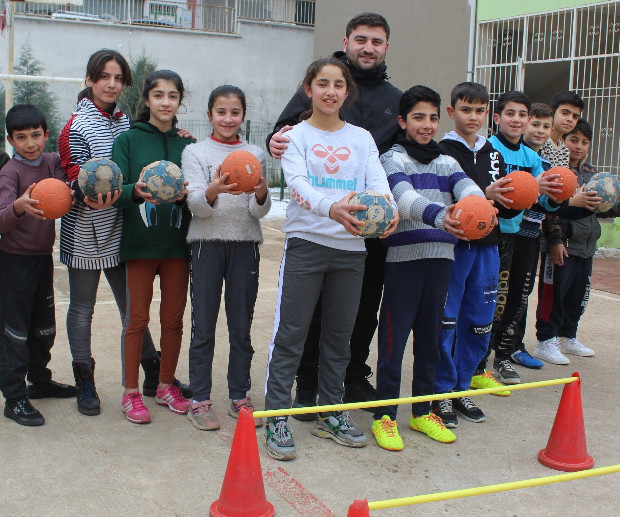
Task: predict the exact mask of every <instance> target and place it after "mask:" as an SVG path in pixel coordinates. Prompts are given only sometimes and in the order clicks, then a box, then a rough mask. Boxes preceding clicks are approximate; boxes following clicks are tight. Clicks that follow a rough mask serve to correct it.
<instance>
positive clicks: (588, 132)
mask: <svg viewBox="0 0 620 517" xmlns="http://www.w3.org/2000/svg"><path fill="white" fill-rule="evenodd" d="M579 131H581V132H582V133H583V134H584V136H585V137H586V138H587V139H588V140H590V142H591V141H592V134H593V131H592V126H591V125H590V123H589V122H588V121H587V120H586V119H584V118H580V119H579V120H578V121H577V124H575V129H573V130H572V131H569V132H568V133H564V135H563V136H562V138H564V139H565V138H566V137H567V136H568V135H572V134H574V133H577V132H579Z"/></svg>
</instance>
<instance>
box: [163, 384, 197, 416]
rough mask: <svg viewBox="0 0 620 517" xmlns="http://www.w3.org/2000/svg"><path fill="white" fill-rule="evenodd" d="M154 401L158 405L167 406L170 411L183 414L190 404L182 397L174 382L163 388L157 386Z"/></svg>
mask: <svg viewBox="0 0 620 517" xmlns="http://www.w3.org/2000/svg"><path fill="white" fill-rule="evenodd" d="M155 402H157V403H158V404H159V405H160V406H168V407H169V408H170V411H172V412H174V413H179V414H180V415H185V414H186V413H187V411H188V410H189V406H190V405H191V403H190V401H189V400H187V399H186V398H183V394H182V393H181V390H180V389H179V388H177V387H176V386H175V385H174V384H170V385H169V386H167V387H165V388H157V393H156V395H155Z"/></svg>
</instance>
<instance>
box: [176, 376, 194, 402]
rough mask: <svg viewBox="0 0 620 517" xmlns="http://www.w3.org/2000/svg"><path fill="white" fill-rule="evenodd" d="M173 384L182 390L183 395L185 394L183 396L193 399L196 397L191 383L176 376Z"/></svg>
mask: <svg viewBox="0 0 620 517" xmlns="http://www.w3.org/2000/svg"><path fill="white" fill-rule="evenodd" d="M172 385H173V386H176V387H177V388H179V389H180V390H181V395H183V398H186V399H189V400H192V398H193V397H194V392H193V391H192V389H191V388H190V387H189V384H185V383H183V382H181V381H180V380H179V379H177V378H176V377H175V378H174V380H173V381H172Z"/></svg>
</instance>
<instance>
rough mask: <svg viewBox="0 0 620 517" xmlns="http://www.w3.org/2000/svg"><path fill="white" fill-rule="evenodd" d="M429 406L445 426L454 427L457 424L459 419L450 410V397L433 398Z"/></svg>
mask: <svg viewBox="0 0 620 517" xmlns="http://www.w3.org/2000/svg"><path fill="white" fill-rule="evenodd" d="M431 407H432V411H433V413H435V414H436V415H437V416H438V417H439V418H441V421H442V422H443V425H445V426H446V427H450V428H452V429H454V428H455V427H457V426H458V425H459V419H458V417H457V416H456V413H455V412H454V411H453V410H452V399H443V400H433V402H432V406H431Z"/></svg>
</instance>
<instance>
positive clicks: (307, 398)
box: [291, 390, 316, 422]
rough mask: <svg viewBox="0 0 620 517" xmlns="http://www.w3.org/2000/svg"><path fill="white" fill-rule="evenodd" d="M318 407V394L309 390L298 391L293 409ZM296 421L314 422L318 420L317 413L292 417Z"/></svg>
mask: <svg viewBox="0 0 620 517" xmlns="http://www.w3.org/2000/svg"><path fill="white" fill-rule="evenodd" d="M308 406H316V392H315V391H307V390H296V392H295V399H294V400H293V407H294V408H295V407H308ZM291 416H292V417H293V418H294V419H295V420H300V421H302V422H314V420H315V419H316V414H315V413H305V414H303V415H291Z"/></svg>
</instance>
